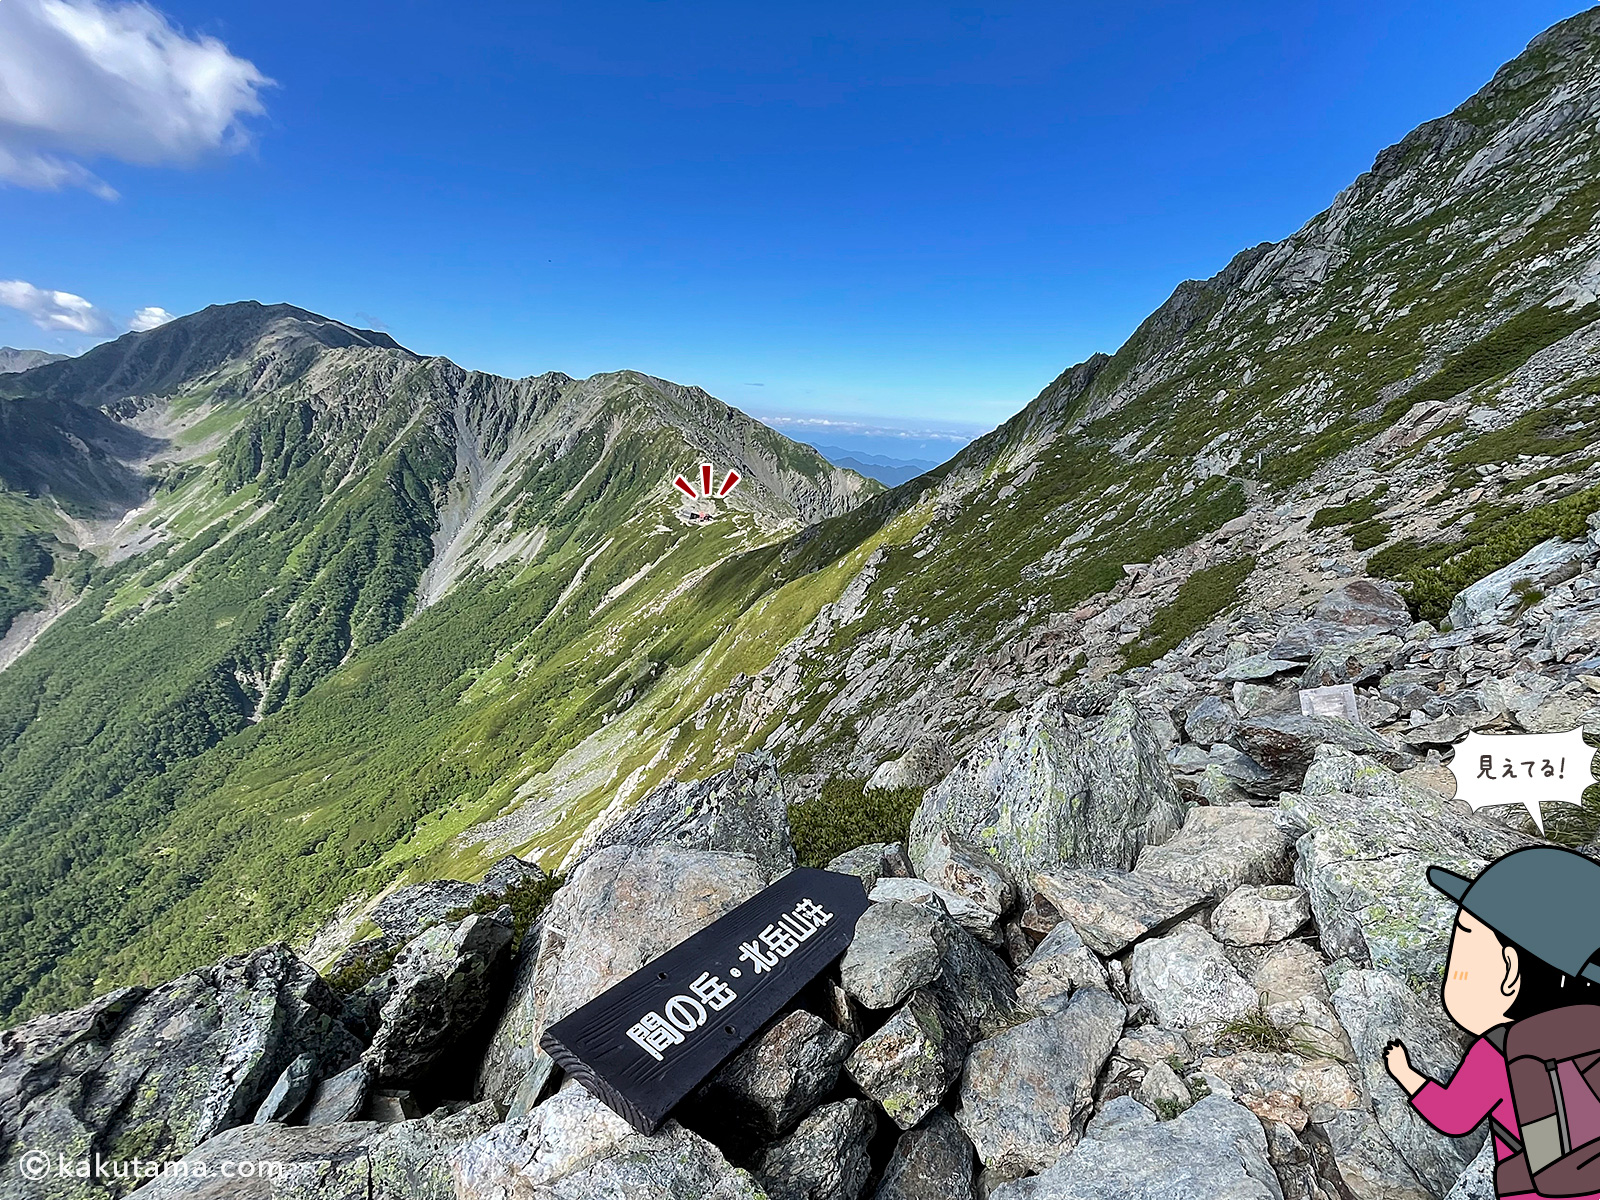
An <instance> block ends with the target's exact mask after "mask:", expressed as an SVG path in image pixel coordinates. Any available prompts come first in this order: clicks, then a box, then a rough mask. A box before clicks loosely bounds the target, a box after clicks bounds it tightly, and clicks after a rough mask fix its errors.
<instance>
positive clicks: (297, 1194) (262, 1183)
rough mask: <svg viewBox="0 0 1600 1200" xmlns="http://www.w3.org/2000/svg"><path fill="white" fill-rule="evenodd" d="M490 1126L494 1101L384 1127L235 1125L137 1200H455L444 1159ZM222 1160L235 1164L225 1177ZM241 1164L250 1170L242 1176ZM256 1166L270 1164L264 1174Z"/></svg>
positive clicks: (366, 1124) (141, 1192)
mask: <svg viewBox="0 0 1600 1200" xmlns="http://www.w3.org/2000/svg"><path fill="white" fill-rule="evenodd" d="M494 1123H495V1111H494V1106H493V1105H492V1104H479V1105H475V1106H473V1107H471V1108H466V1109H463V1110H462V1111H460V1112H458V1113H455V1114H453V1115H449V1116H441V1117H437V1118H436V1117H425V1118H422V1119H419V1120H413V1121H403V1122H397V1123H393V1124H387V1125H381V1124H378V1123H377V1122H374V1121H349V1122H344V1123H342V1124H338V1125H318V1126H315V1127H310V1126H284V1125H241V1126H237V1127H235V1128H233V1129H229V1130H226V1131H225V1132H223V1133H219V1134H217V1135H216V1136H215V1137H213V1138H211V1139H210V1140H209V1141H206V1142H204V1143H202V1144H201V1145H200V1146H199V1147H197V1148H196V1149H195V1150H194V1151H192V1152H191V1153H190V1154H188V1155H187V1156H186V1157H185V1158H184V1159H183V1160H182V1166H180V1167H176V1168H173V1169H172V1172H171V1173H170V1174H168V1175H166V1176H164V1177H162V1178H160V1179H158V1180H155V1181H153V1182H151V1183H149V1184H148V1185H146V1186H145V1187H143V1188H141V1189H140V1190H139V1193H138V1194H139V1197H140V1200H179V1198H180V1197H181V1198H182V1200H456V1190H455V1184H454V1181H453V1179H452V1176H451V1169H450V1156H451V1154H452V1153H453V1152H454V1151H455V1149H456V1148H457V1147H458V1146H460V1145H461V1144H462V1143H464V1142H466V1141H467V1140H468V1139H470V1138H473V1137H477V1136H479V1135H481V1134H483V1133H485V1132H486V1131H487V1130H489V1129H490V1128H491V1127H492V1126H493V1125H494ZM224 1162H227V1163H230V1164H233V1166H232V1167H231V1168H230V1173H229V1174H227V1175H224V1174H223V1173H222V1171H221V1170H220V1168H221V1165H222V1164H223V1163H224ZM201 1163H204V1164H205V1167H206V1171H207V1173H206V1174H205V1175H203V1176H202V1175H200V1174H199V1173H198V1172H199V1164H201ZM243 1164H249V1166H250V1168H251V1170H250V1173H249V1174H248V1175H244V1176H243V1177H241V1174H240V1170H239V1167H240V1166H241V1165H243ZM260 1164H273V1166H272V1167H270V1168H269V1169H268V1170H265V1171H263V1170H261V1169H260Z"/></svg>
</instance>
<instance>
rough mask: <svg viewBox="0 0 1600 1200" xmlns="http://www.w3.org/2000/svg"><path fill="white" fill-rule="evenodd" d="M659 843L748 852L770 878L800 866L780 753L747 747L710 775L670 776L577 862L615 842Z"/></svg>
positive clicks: (595, 840)
mask: <svg viewBox="0 0 1600 1200" xmlns="http://www.w3.org/2000/svg"><path fill="white" fill-rule="evenodd" d="M657 845H674V846H679V847H682V848H683V849H685V850H720V851H723V852H726V853H730V854H744V855H748V856H749V857H750V858H753V859H755V861H756V863H757V864H758V865H759V866H760V867H761V869H762V870H763V871H765V872H766V873H767V876H768V878H771V877H774V876H776V875H778V874H780V873H781V872H783V871H786V870H788V869H789V868H790V867H792V866H794V865H795V856H794V845H793V843H792V842H791V841H790V840H789V807H788V804H787V803H786V801H785V798H784V793H783V780H782V778H781V777H780V776H779V774H778V767H777V764H776V763H775V762H774V760H773V757H772V755H771V754H770V753H769V752H767V751H765V750H758V751H756V752H754V753H751V754H741V755H739V756H738V757H737V758H735V759H734V765H733V766H731V767H729V768H728V769H727V770H726V771H719V772H718V773H717V774H715V775H712V776H711V777H710V778H708V779H701V780H697V781H695V782H693V783H680V782H678V781H677V780H669V781H668V782H666V783H663V784H661V785H660V786H659V787H656V788H654V789H652V790H651V791H650V792H648V793H647V794H646V795H644V796H643V797H641V798H640V799H639V801H638V802H637V803H636V804H635V805H634V806H633V807H632V808H631V809H630V810H628V812H627V814H626V815H625V816H623V817H622V818H621V819H620V820H619V821H617V822H615V823H614V824H612V825H610V826H608V827H606V828H605V829H604V830H602V831H601V832H600V833H599V834H597V835H596V836H595V837H594V838H593V839H592V840H591V841H589V843H588V845H587V846H585V847H584V849H583V850H582V851H581V852H580V853H579V854H578V856H577V857H576V858H575V859H574V860H573V863H572V867H573V869H576V868H577V867H579V866H582V865H583V864H584V863H585V862H587V861H588V860H589V859H591V858H593V857H594V856H595V855H596V854H598V853H599V852H600V851H602V850H604V849H606V848H608V847H612V846H657Z"/></svg>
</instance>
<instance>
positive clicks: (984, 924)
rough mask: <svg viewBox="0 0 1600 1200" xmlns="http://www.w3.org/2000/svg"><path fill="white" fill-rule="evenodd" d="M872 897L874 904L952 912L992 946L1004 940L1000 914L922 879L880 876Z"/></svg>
mask: <svg viewBox="0 0 1600 1200" xmlns="http://www.w3.org/2000/svg"><path fill="white" fill-rule="evenodd" d="M868 899H870V900H871V901H872V902H873V903H874V904H887V903H891V902H894V901H899V902H901V903H904V904H920V905H922V906H923V907H925V908H931V909H933V910H935V911H937V912H943V913H948V914H949V916H950V918H951V919H952V920H953V921H955V923H956V924H957V925H960V926H961V927H962V928H963V929H965V930H967V931H968V932H970V933H972V934H973V935H974V936H976V937H980V938H982V939H983V940H984V941H986V942H988V943H989V944H990V945H992V946H998V945H999V944H1000V941H1001V936H1000V918H999V915H998V914H996V913H994V912H992V911H991V910H989V909H987V908H984V907H983V906H982V905H981V904H979V903H977V902H976V901H974V900H969V899H967V897H965V896H961V895H957V894H956V893H955V892H951V891H947V890H945V889H944V888H942V887H940V886H938V885H937V884H933V883H928V882H926V881H925V880H922V879H897V878H890V879H880V880H878V882H877V884H876V886H874V887H873V889H872V891H871V892H870V893H868Z"/></svg>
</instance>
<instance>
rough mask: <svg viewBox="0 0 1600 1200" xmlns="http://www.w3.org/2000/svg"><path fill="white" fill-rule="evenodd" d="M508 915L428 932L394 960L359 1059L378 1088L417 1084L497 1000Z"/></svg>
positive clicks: (469, 920)
mask: <svg viewBox="0 0 1600 1200" xmlns="http://www.w3.org/2000/svg"><path fill="white" fill-rule="evenodd" d="M511 936H512V930H511V910H510V909H509V908H501V909H499V910H498V911H496V912H494V913H490V914H481V913H479V914H474V915H472V916H470V917H466V918H464V919H463V920H461V921H459V922H458V923H456V924H455V925H434V926H432V927H431V928H429V929H427V930H426V931H425V932H423V933H422V934H420V935H418V936H417V937H416V938H414V939H412V940H411V941H410V942H408V943H407V944H406V946H405V948H404V949H403V950H401V951H400V953H399V954H398V955H397V956H396V957H395V960H394V965H393V966H392V967H391V968H390V969H391V971H392V972H393V979H394V983H393V988H392V991H391V992H390V995H389V999H388V1001H387V1002H386V1003H385V1004H384V1006H383V1012H382V1016H381V1021H382V1024H381V1025H380V1026H379V1029H378V1034H377V1036H376V1037H375V1038H374V1039H373V1041H372V1045H371V1046H370V1047H368V1049H367V1052H366V1054H365V1055H364V1056H363V1059H364V1061H365V1062H366V1063H367V1064H368V1065H369V1066H370V1067H371V1068H372V1072H373V1075H374V1078H375V1079H376V1080H377V1081H378V1082H380V1083H414V1082H417V1081H419V1080H422V1079H424V1078H425V1077H426V1076H427V1075H428V1073H429V1072H430V1071H431V1070H432V1069H433V1068H434V1067H435V1066H436V1065H437V1064H438V1062H439V1060H440V1059H441V1057H442V1056H444V1055H447V1054H449V1053H450V1052H451V1051H452V1050H453V1049H455V1047H456V1046H457V1045H458V1044H459V1043H460V1042H461V1041H462V1040H463V1039H464V1038H466V1037H468V1036H470V1035H471V1033H472V1032H473V1030H474V1029H476V1027H477V1026H478V1024H479V1022H480V1021H481V1020H482V1019H483V1017H484V1015H485V1014H486V1013H488V1012H489V1011H490V1009H491V1006H492V1005H494V1004H496V1003H498V1001H499V1000H500V998H501V988H502V987H503V986H504V983H505V970H506V965H507V959H508V957H509V955H510V951H511Z"/></svg>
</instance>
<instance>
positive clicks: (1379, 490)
mask: <svg viewBox="0 0 1600 1200" xmlns="http://www.w3.org/2000/svg"><path fill="white" fill-rule="evenodd" d="M1388 491H1389V485H1388V484H1387V483H1380V484H1379V485H1378V486H1377V487H1376V488H1375V489H1373V491H1372V492H1370V493H1369V494H1368V495H1365V496H1363V497H1361V499H1359V500H1352V501H1350V503H1348V504H1335V505H1330V506H1328V507H1326V508H1319V509H1317V511H1316V512H1314V513H1312V514H1311V524H1310V525H1309V526H1307V528H1308V529H1326V528H1328V527H1329V526H1330V525H1350V524H1355V523H1357V522H1362V521H1370V520H1371V519H1372V518H1373V517H1375V516H1377V515H1378V513H1379V512H1380V511H1382V508H1383V505H1382V504H1381V503H1380V501H1381V500H1382V499H1383V497H1384V496H1385V495H1387V494H1388Z"/></svg>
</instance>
